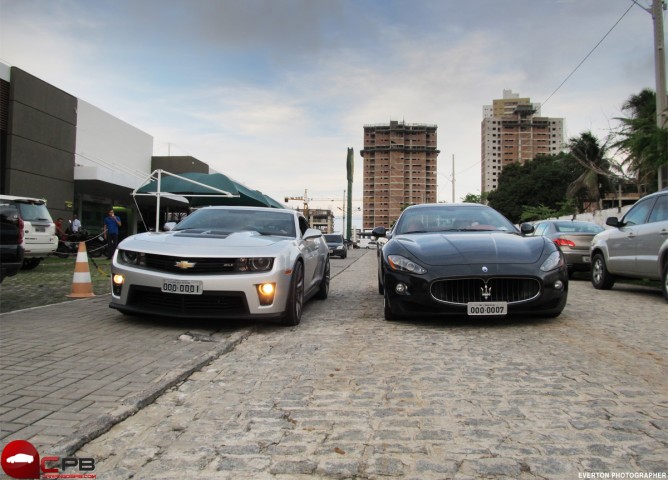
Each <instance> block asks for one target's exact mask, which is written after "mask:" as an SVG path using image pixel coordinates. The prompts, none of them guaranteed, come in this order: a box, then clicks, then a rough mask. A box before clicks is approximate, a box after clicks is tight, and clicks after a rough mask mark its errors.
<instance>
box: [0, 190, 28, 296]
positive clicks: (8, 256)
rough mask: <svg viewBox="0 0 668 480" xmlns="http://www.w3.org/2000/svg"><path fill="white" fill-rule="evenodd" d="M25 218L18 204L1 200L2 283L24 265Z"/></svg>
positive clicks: (0, 247)
mask: <svg viewBox="0 0 668 480" xmlns="http://www.w3.org/2000/svg"><path fill="white" fill-rule="evenodd" d="M22 243H23V220H22V219H21V216H20V215H19V210H18V208H17V207H16V205H14V204H12V203H9V202H3V201H2V200H0V283H1V282H2V281H3V280H4V279H5V277H11V276H13V275H16V274H17V273H18V271H19V269H20V268H21V266H22V265H23V253H24V251H23V246H22Z"/></svg>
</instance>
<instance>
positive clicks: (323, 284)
mask: <svg viewBox="0 0 668 480" xmlns="http://www.w3.org/2000/svg"><path fill="white" fill-rule="evenodd" d="M329 280H330V268H329V258H328V259H327V260H325V269H324V271H323V272H322V280H320V288H319V289H318V293H317V294H316V295H315V298H317V299H318V300H325V299H326V298H327V296H328V295H329Z"/></svg>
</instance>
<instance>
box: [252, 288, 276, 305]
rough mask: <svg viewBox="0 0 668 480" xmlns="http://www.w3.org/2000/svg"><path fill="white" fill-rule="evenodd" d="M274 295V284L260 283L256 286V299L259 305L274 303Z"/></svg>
mask: <svg viewBox="0 0 668 480" xmlns="http://www.w3.org/2000/svg"><path fill="white" fill-rule="evenodd" d="M275 293H276V284H275V283H261V284H259V285H257V297H258V299H259V300H260V305H263V306H266V305H271V304H272V303H274V294H275Z"/></svg>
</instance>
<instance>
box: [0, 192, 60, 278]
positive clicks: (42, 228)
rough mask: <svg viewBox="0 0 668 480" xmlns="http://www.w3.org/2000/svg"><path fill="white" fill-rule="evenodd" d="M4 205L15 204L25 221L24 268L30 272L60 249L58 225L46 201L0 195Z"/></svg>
mask: <svg viewBox="0 0 668 480" xmlns="http://www.w3.org/2000/svg"><path fill="white" fill-rule="evenodd" d="M0 200H2V203H13V204H14V205H16V207H17V208H18V210H19V215H21V218H22V219H23V225H24V229H23V248H24V251H25V254H24V257H23V268H24V269H26V270H30V269H33V268H35V267H36V266H37V265H39V262H41V261H42V259H43V258H45V257H47V256H48V255H49V254H51V253H53V252H55V251H56V249H57V248H58V236H57V235H56V224H55V223H53V219H52V218H51V215H50V214H49V210H47V208H46V200H43V199H39V198H29V197H15V196H13V195H0Z"/></svg>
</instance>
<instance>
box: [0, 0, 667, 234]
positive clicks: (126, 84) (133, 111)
mask: <svg viewBox="0 0 668 480" xmlns="http://www.w3.org/2000/svg"><path fill="white" fill-rule="evenodd" d="M635 3H637V4H636V5H634V0H411V1H399V0H0V61H2V62H4V63H6V64H9V65H11V66H16V67H19V68H21V69H23V70H26V71H27V72H29V73H31V74H33V75H35V76H37V77H39V78H41V79H43V80H45V81H47V82H48V83H51V84H52V85H54V86H56V87H58V88H60V89H61V90H64V91H66V92H68V93H70V94H72V95H74V96H77V97H79V98H81V99H83V100H85V101H87V102H89V103H91V104H93V105H95V106H97V107H99V108H101V109H102V110H105V111H107V112H108V113H110V114H112V115H114V116H116V117H118V118H119V119H121V120H123V121H125V122H127V123H129V124H131V125H134V126H135V127H137V128H139V129H141V130H143V131H144V132H146V133H148V134H150V135H152V136H153V138H154V153H155V154H156V155H167V153H168V152H170V153H171V154H172V155H192V156H194V157H196V158H198V159H199V160H202V161H204V162H206V163H208V164H210V165H211V167H212V168H214V169H216V170H217V171H220V172H222V173H225V174H227V175H229V176H231V177H232V178H234V179H236V180H238V181H240V182H242V183H245V184H246V185H248V186H250V187H252V188H256V189H259V190H261V191H263V192H264V193H266V194H268V195H270V196H272V197H274V198H276V199H280V200H282V199H283V197H284V196H299V195H302V194H303V193H304V190H305V189H308V196H309V197H311V198H313V199H322V201H323V202H324V203H325V204H326V205H327V204H330V205H332V206H333V208H335V209H336V206H338V205H341V204H342V202H343V199H342V197H343V190H344V189H345V188H346V171H345V160H346V153H347V148H348V147H353V148H354V150H355V161H356V172H355V186H354V189H353V191H354V198H356V199H361V197H362V158H361V155H360V153H359V152H360V150H361V149H362V148H363V126H364V125H365V124H378V123H388V122H389V121H390V120H399V121H402V120H403V121H405V122H407V123H428V124H436V125H438V146H439V149H440V150H441V154H440V157H439V172H438V192H439V200H447V201H450V200H451V198H452V181H451V179H452V174H453V170H452V158H453V155H454V158H455V179H456V189H455V197H456V199H457V200H459V199H460V198H462V197H463V196H465V195H466V194H467V193H478V194H479V193H480V122H481V120H482V107H483V105H485V104H491V103H492V100H493V99H495V98H501V97H502V94H503V90H504V89H511V90H513V91H514V92H516V93H520V94H521V96H523V97H524V96H527V97H530V98H531V100H532V101H533V102H540V103H543V104H544V105H543V108H542V114H543V115H545V116H550V117H563V118H564V119H565V124H566V129H567V136H568V137H573V136H577V135H579V134H580V133H582V132H584V131H588V130H590V131H592V132H593V133H594V134H595V135H596V136H597V137H599V138H600V139H604V138H605V137H606V136H607V135H608V134H609V132H610V129H611V127H612V126H613V125H614V123H615V122H614V118H615V117H619V116H621V115H622V111H621V106H622V104H623V103H624V101H625V100H626V99H627V98H628V97H629V96H630V95H632V94H635V93H638V92H640V91H641V90H642V89H643V88H646V87H649V88H652V89H654V88H655V85H654V60H653V58H654V57H653V33H652V32H653V30H652V19H651V16H650V15H649V14H648V13H647V12H646V11H644V10H643V9H642V8H641V6H643V7H648V6H649V4H650V3H651V0H635ZM617 22H619V23H618V24H617V25H616V26H615V27H614V29H613V30H612V31H611V32H610V34H609V35H608V36H607V38H605V40H603V42H602V43H601V44H600V45H599V46H598V47H597V48H596V50H595V51H594V52H593V53H592V54H591V55H590V56H589V58H588V59H587V60H586V61H585V62H584V63H583V64H582V66H580V68H578V69H577V71H575V73H573V71H574V69H575V68H576V66H577V65H578V64H579V63H580V62H581V61H582V60H583V59H584V58H585V57H586V56H587V54H589V53H590V52H591V50H592V49H593V48H594V47H595V46H596V44H597V43H598V42H599V41H601V39H602V38H603V37H604V36H605V35H606V33H608V31H609V30H610V29H611V28H612V27H613V26H614V25H615V24H616V23H617ZM571 73H573V74H572V76H571V77H570V79H569V80H568V81H567V82H566V83H565V84H564V85H563V86H562V87H561V88H560V89H559V90H558V91H557V92H556V93H554V92H555V90H556V89H557V88H558V87H559V85H560V84H561V83H562V82H563V81H564V80H565V79H566V78H567V77H568V76H569V74H571ZM328 199H337V200H336V203H333V202H331V201H329V200H328ZM357 203H358V202H356V204H357ZM359 204H361V202H360V203H359ZM357 217H358V216H357V215H356V220H357ZM355 223H358V222H357V221H356V222H355ZM359 223H361V220H360V221H359Z"/></svg>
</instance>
